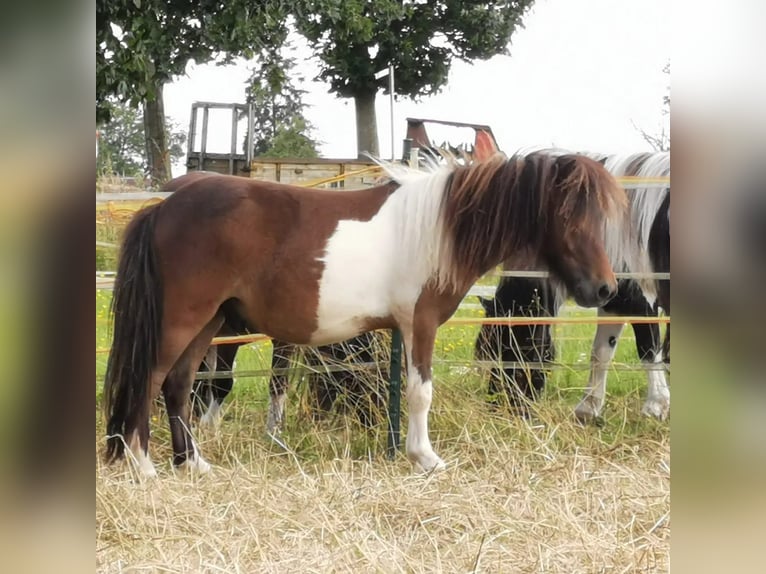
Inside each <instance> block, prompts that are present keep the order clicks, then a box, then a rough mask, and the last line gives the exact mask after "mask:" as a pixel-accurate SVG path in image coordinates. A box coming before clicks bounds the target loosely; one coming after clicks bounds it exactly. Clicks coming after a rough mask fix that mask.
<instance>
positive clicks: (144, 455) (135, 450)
mask: <svg viewBox="0 0 766 574" xmlns="http://www.w3.org/2000/svg"><path fill="white" fill-rule="evenodd" d="M128 446H129V448H130V452H131V453H132V455H133V457H132V458H133V460H134V461H135V463H136V466H137V467H138V471H139V472H140V473H141V475H142V476H144V477H146V478H154V477H155V476H157V469H155V468H154V464H152V461H151V459H150V458H149V453H148V452H147V451H145V450H144V449H143V448H142V447H141V442H140V441H139V440H138V433H135V432H134V433H133V436H132V437H131V439H130V443H129V445H128Z"/></svg>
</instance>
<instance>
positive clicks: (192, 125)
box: [186, 104, 197, 169]
mask: <svg viewBox="0 0 766 574" xmlns="http://www.w3.org/2000/svg"><path fill="white" fill-rule="evenodd" d="M196 131H197V104H192V113H191V119H190V120H189V137H188V141H187V142H186V169H189V161H190V160H191V155H192V153H194V135H195V132H196Z"/></svg>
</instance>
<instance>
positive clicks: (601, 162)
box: [598, 156, 606, 166]
mask: <svg viewBox="0 0 766 574" xmlns="http://www.w3.org/2000/svg"><path fill="white" fill-rule="evenodd" d="M598 163H600V164H601V165H603V166H606V156H604V157H602V158H601V159H600V160H598Z"/></svg>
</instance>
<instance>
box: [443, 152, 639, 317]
mask: <svg viewBox="0 0 766 574" xmlns="http://www.w3.org/2000/svg"><path fill="white" fill-rule="evenodd" d="M626 205H627V200H626V196H625V191H624V190H623V189H622V188H621V187H620V186H619V185H618V184H617V182H616V181H615V179H614V178H613V177H612V176H611V175H610V174H609V172H608V171H607V170H606V168H604V166H603V165H601V164H600V163H599V162H597V161H595V160H592V159H589V158H587V157H584V156H580V155H574V154H559V153H549V152H542V151H541V152H533V153H530V154H519V155H514V156H512V157H510V158H506V157H505V156H503V155H500V154H498V155H496V156H494V157H492V158H490V159H488V160H486V161H482V162H479V163H476V164H472V165H470V166H466V167H457V168H456V169H455V170H454V171H453V173H452V175H451V179H450V181H449V184H448V187H447V191H446V194H445V198H444V213H443V225H444V229H445V230H446V232H447V233H448V235H449V236H450V238H451V256H452V261H453V266H454V267H455V268H458V269H461V270H462V271H463V273H464V274H465V275H466V276H467V277H471V278H474V279H475V277H477V276H480V275H482V274H483V273H486V272H487V271H488V270H490V269H491V268H492V267H493V266H495V265H497V264H498V263H499V262H505V263H506V268H507V269H525V268H526V269H528V268H533V269H534V268H537V269H539V268H546V269H548V270H550V272H551V274H552V275H553V278H554V280H557V281H558V282H559V283H563V285H564V287H565V288H566V290H567V291H568V292H569V293H570V294H571V295H572V296H573V297H574V298H575V300H576V301H577V303H579V304H580V305H584V306H586V307H597V306H601V305H603V304H604V303H606V302H607V301H608V300H609V299H611V298H612V297H613V296H614V294H615V293H616V292H617V280H616V279H615V276H614V273H613V272H612V268H611V265H610V263H609V259H608V257H607V253H606V250H605V247H604V225H605V222H606V220H607V218H610V219H611V218H617V217H623V216H624V212H625V207H626Z"/></svg>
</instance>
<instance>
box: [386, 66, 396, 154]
mask: <svg viewBox="0 0 766 574" xmlns="http://www.w3.org/2000/svg"><path fill="white" fill-rule="evenodd" d="M388 90H389V91H390V92H391V161H394V157H395V153H396V151H395V150H394V66H393V64H389V66H388Z"/></svg>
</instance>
